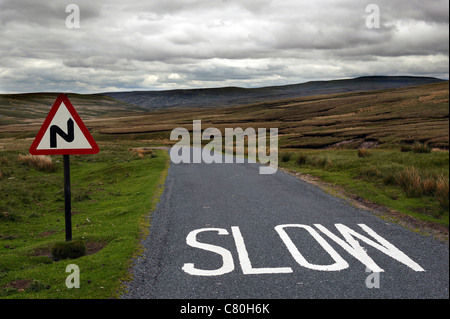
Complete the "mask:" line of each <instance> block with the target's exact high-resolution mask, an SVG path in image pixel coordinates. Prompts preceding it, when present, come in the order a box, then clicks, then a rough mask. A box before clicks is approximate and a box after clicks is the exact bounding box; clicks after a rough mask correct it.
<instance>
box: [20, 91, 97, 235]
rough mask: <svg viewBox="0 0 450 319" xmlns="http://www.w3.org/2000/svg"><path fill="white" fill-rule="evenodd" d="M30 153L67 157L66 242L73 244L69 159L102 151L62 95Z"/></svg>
mask: <svg viewBox="0 0 450 319" xmlns="http://www.w3.org/2000/svg"><path fill="white" fill-rule="evenodd" d="M29 152H30V154H32V155H63V162H64V216H65V226H66V227H65V228H66V241H71V240H72V207H71V206H72V202H71V192H70V158H69V155H71V154H72V155H74V154H97V153H98V152H99V148H98V145H97V143H95V141H94V138H93V137H92V135H91V134H90V133H89V130H88V129H87V127H86V126H85V125H84V123H83V121H82V120H81V118H80V116H79V115H78V113H77V112H76V111H75V109H74V107H73V106H72V103H70V101H69V99H68V98H67V96H66V95H65V94H60V95H59V96H58V98H57V99H56V101H55V103H54V104H53V106H52V109H51V110H50V112H49V113H48V115H47V118H46V119H45V121H44V124H42V127H41V129H40V130H39V132H38V134H37V135H36V138H35V139H34V141H33V144H31V146H30V149H29Z"/></svg>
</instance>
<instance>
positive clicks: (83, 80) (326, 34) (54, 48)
mask: <svg viewBox="0 0 450 319" xmlns="http://www.w3.org/2000/svg"><path fill="white" fill-rule="evenodd" d="M69 5H76V7H77V8H78V9H79V15H78V17H79V19H77V10H74V9H73V8H72V7H73V6H69ZM369 5H375V9H374V6H369ZM68 6H69V7H68ZM66 9H67V12H66ZM378 13H379V15H378ZM77 21H79V24H78V25H77ZM378 21H379V25H376V22H378ZM448 28H449V1H448V0H368V1H361V0H351V1H350V0H333V1H332V0H314V1H313V0H164V1H163V0H145V1H144V0H134V1H131V0H126V1H124V0H109V1H98V0H95V1H93V0H88V1H86V0H68V1H61V0H45V1H43V0H0V93H23V92H66V93H68V92H77V93H98V92H113V91H132V90H169V89H190V88H211V87H224V86H239V87H247V88H253V87H262V86H270V85H284V84H294V83H302V82H307V81H312V80H331V79H342V78H353V77H358V76H368V75H409V76H433V77H438V78H441V79H448V74H449V31H448Z"/></svg>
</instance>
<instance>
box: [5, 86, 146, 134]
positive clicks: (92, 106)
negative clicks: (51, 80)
mask: <svg viewBox="0 0 450 319" xmlns="http://www.w3.org/2000/svg"><path fill="white" fill-rule="evenodd" d="M58 94H59V93H24V94H0V126H1V125H6V124H23V123H34V122H39V120H41V119H43V118H45V117H46V116H47V114H48V112H49V111H50V108H51V106H52V105H53V103H54V102H55V100H56V97H57V96H58ZM67 96H68V98H69V100H70V101H71V102H72V104H73V105H74V106H75V108H76V110H77V112H78V113H79V114H80V116H81V117H82V118H83V119H92V118H97V117H99V116H112V115H115V116H118V115H124V114H129V113H130V112H136V111H142V110H143V109H142V108H141V107H139V106H136V105H132V104H129V103H126V102H122V101H118V100H115V99H113V98H111V97H107V96H103V95H98V94H74V93H69V94H67Z"/></svg>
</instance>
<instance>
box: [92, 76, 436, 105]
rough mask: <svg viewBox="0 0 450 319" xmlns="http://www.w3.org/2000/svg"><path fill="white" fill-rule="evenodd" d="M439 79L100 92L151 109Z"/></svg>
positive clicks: (379, 78) (246, 101)
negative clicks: (248, 87) (250, 87)
mask: <svg viewBox="0 0 450 319" xmlns="http://www.w3.org/2000/svg"><path fill="white" fill-rule="evenodd" d="M441 81H442V80H439V79H436V78H429V77H408V76H368V77H359V78H355V79H344V80H333V81H313V82H307V83H300V84H292V85H283V86H272V87H262V88H254V89H245V88H239V87H223V88H209V89H190V90H169V91H133V92H109V93H101V94H103V95H106V96H110V97H112V98H115V99H117V100H121V101H125V102H128V103H131V104H135V105H139V106H141V107H144V108H146V109H150V110H154V109H164V108H168V107H214V108H217V107H225V106H237V105H243V104H250V103H256V102H265V101H271V100H279V99H288V98H294V97H303V96H312V95H322V94H332V93H345V92H359V91H369V90H381V89H393V88H401V87H406V86H412V85H421V84H429V83H436V82H441Z"/></svg>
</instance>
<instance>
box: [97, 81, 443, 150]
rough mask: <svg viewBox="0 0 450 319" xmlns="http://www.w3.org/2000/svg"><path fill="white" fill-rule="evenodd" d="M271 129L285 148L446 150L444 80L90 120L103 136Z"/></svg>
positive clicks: (148, 135) (159, 135)
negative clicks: (195, 127)
mask: <svg viewBox="0 0 450 319" xmlns="http://www.w3.org/2000/svg"><path fill="white" fill-rule="evenodd" d="M194 119H197V120H202V129H206V128H207V127H217V128H219V129H221V131H222V133H224V129H225V128H226V127H242V128H244V129H245V128H247V127H254V128H256V127H261V128H262V127H266V128H269V127H276V128H278V129H279V137H280V138H279V143H280V146H281V147H285V148H329V147H342V148H357V147H360V146H361V145H363V146H365V147H374V146H378V147H382V146H384V147H389V146H393V145H399V144H412V143H414V142H415V141H420V142H423V143H428V144H430V145H431V146H432V147H436V148H442V149H448V145H449V86H448V81H446V82H441V83H434V84H427V85H420V86H410V87H405V88H397V89H385V90H375V91H366V92H350V93H338V94H324V95H315V96H307V97H297V98H290V99H282V100H272V101H267V102H260V103H253V104H248V105H242V106H236V107H224V108H220V109H217V108H213V109H212V108H169V109H164V110H159V111H154V112H151V113H148V114H144V115H142V116H134V117H128V118H121V119H111V120H102V121H92V122H91V124H90V125H92V127H94V128H95V129H97V130H98V131H99V132H100V133H103V134H113V135H116V136H117V134H122V135H123V134H125V135H136V134H141V135H145V136H147V138H149V139H151V138H156V139H159V138H166V139H167V138H168V137H169V133H170V131H171V130H172V129H173V128H176V127H186V128H188V129H190V128H191V126H192V120H194Z"/></svg>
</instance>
